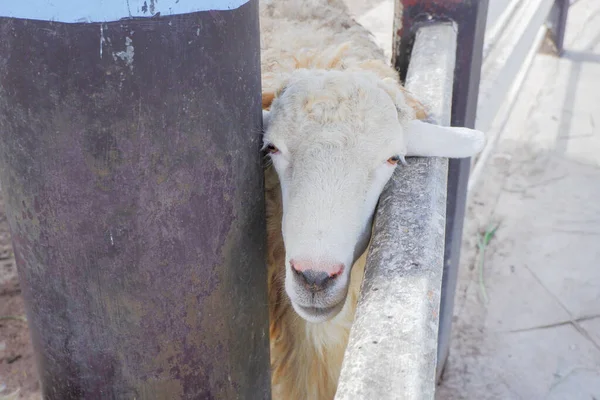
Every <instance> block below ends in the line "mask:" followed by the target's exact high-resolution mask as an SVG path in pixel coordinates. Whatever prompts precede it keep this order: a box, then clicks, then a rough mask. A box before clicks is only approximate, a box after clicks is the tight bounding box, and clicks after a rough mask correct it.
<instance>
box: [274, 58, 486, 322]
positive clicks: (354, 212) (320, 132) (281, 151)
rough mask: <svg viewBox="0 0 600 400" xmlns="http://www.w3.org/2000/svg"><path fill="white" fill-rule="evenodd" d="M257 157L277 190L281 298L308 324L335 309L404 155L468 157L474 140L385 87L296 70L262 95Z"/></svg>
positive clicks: (370, 78) (480, 140) (366, 76)
mask: <svg viewBox="0 0 600 400" xmlns="http://www.w3.org/2000/svg"><path fill="white" fill-rule="evenodd" d="M265 99H266V101H263V108H269V107H270V110H269V111H263V123H264V149H266V150H267V151H268V152H269V156H270V159H271V161H272V164H273V167H274V168H275V170H276V172H277V175H278V177H279V181H280V184H281V192H282V193H281V195H282V206H283V219H282V235H283V240H284V245H285V252H286V256H285V291H286V293H287V295H288V296H289V298H290V300H291V303H292V305H293V307H294V309H295V311H296V312H297V313H298V314H299V315H300V316H301V317H302V318H304V319H306V320H307V321H309V322H321V321H325V320H328V319H331V318H333V317H335V316H336V315H337V314H338V313H339V311H340V310H341V309H342V307H343V305H344V302H345V298H346V295H347V293H348V286H349V282H350V279H349V278H350V272H351V271H350V270H351V268H352V265H353V263H354V262H355V261H356V259H357V258H358V257H360V255H361V254H362V253H363V252H364V251H365V250H366V247H367V246H368V243H369V240H370V236H371V225H372V219H373V214H374V211H375V207H376V204H377V202H378V199H379V196H380V195H381V192H382V191H383V188H384V186H385V185H386V183H387V182H388V180H389V179H390V178H391V176H392V174H393V172H394V170H395V169H396V168H398V165H399V164H402V163H403V161H404V157H405V156H438V157H470V156H472V155H474V154H476V153H477V152H479V151H480V150H481V149H482V147H483V144H484V136H483V134H482V133H481V132H478V131H475V130H471V129H467V128H451V127H441V126H437V125H433V124H428V123H425V122H422V121H420V120H418V119H416V115H415V104H416V103H415V101H414V100H412V99H411V98H408V94H407V93H406V92H405V90H404V89H403V88H402V87H401V86H400V85H399V84H398V83H397V82H395V81H394V80H392V79H389V78H388V79H381V78H379V77H378V76H376V75H374V74H372V73H369V72H364V71H360V72H359V71H355V72H351V71H325V70H302V69H300V70H296V71H294V72H293V73H292V74H291V76H290V77H289V79H287V81H286V82H285V84H284V85H283V86H282V87H281V88H280V90H278V91H277V92H276V93H273V94H269V93H264V94H263V100H265Z"/></svg>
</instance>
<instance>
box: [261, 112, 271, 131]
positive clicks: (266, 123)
mask: <svg viewBox="0 0 600 400" xmlns="http://www.w3.org/2000/svg"><path fill="white" fill-rule="evenodd" d="M262 119H263V125H262V126H263V127H262V130H263V132H265V131H266V130H267V129H268V128H269V122H271V111H268V110H262Z"/></svg>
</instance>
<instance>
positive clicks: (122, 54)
mask: <svg viewBox="0 0 600 400" xmlns="http://www.w3.org/2000/svg"><path fill="white" fill-rule="evenodd" d="M134 54H135V51H134V48H133V40H131V38H130V37H129V36H127V37H126V38H125V50H124V51H119V52H117V53H113V59H114V60H115V61H117V58H120V59H121V60H123V61H125V65H127V66H128V67H129V69H130V70H132V71H133V56H134Z"/></svg>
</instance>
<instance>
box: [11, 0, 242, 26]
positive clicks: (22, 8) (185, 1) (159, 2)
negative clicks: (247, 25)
mask: <svg viewBox="0 0 600 400" xmlns="http://www.w3.org/2000/svg"><path fill="white" fill-rule="evenodd" d="M248 1H249V0H0V17H11V18H25V19H35V20H44V21H56V22H110V21H118V20H120V19H122V18H128V17H151V16H153V15H155V14H156V13H160V14H161V15H163V16H164V15H175V14H187V13H191V12H196V11H208V10H233V9H236V8H238V7H240V6H242V5H243V4H245V3H247V2H248Z"/></svg>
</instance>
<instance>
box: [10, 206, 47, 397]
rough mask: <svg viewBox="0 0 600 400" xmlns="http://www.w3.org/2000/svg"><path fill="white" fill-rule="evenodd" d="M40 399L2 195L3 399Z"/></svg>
mask: <svg viewBox="0 0 600 400" xmlns="http://www.w3.org/2000/svg"><path fill="white" fill-rule="evenodd" d="M40 397H41V396H40V385H39V383H38V379H37V372H36V370H35V361H34V358H33V349H32V347H31V343H30V339H29V329H28V327H27V322H26V317H25V309H24V304H23V297H22V296H21V287H20V285H19V280H18V277H17V270H16V266H15V259H14V256H13V252H12V246H11V242H10V233H9V229H8V222H7V220H6V214H5V213H4V201H3V200H2V197H1V196H0V400H9V399H10V400H13V399H14V400H17V399H23V400H34V399H35V400H37V399H40Z"/></svg>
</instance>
